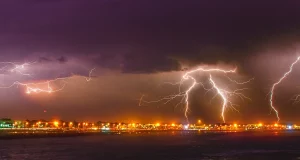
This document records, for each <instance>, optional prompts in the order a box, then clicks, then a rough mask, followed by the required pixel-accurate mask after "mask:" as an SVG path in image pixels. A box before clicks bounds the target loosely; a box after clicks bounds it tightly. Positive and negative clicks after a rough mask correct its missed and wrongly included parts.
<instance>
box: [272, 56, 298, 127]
mask: <svg viewBox="0 0 300 160" xmlns="http://www.w3.org/2000/svg"><path fill="white" fill-rule="evenodd" d="M299 60H300V56H299V57H298V58H297V59H296V60H295V61H294V62H293V63H292V64H291V65H290V69H289V70H288V71H287V72H285V73H284V75H283V76H282V77H281V78H280V79H279V80H278V81H277V82H275V83H274V84H273V85H272V88H271V91H270V93H269V94H270V106H271V109H272V110H273V111H274V112H275V114H276V117H277V121H278V122H279V121H280V118H279V112H278V110H277V109H276V108H275V106H274V90H275V88H276V86H278V85H279V84H280V83H281V82H282V81H283V80H284V79H285V78H286V77H287V76H288V75H289V74H290V73H291V72H292V71H293V67H294V65H295V64H296V63H298V61H299Z"/></svg>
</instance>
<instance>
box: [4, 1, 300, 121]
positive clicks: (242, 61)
mask: <svg viewBox="0 0 300 160" xmlns="http://www.w3.org/2000/svg"><path fill="white" fill-rule="evenodd" d="M299 19H300V3H299V2H298V1H282V2H277V1H265V2H261V1H243V2H241V1H222V2H221V1H218V2H217V1H209V0H207V1H206V0H188V1H184V0H181V1H180V0H142V1H141V0H89V1H87V0H43V1H41V0H26V1H24V0H6V1H0V24H1V25H0V62H18V63H20V64H21V63H25V62H36V63H34V64H33V65H31V66H28V70H26V72H28V73H31V74H32V76H20V75H18V74H15V73H7V72H0V84H1V86H8V85H10V84H12V83H13V82H14V81H21V82H24V83H25V82H26V83H28V82H40V81H45V80H51V79H55V78H59V77H69V79H68V80H67V85H66V87H65V88H64V89H63V90H62V91H60V92H56V93H51V94H47V93H40V94H31V95H26V94H25V93H24V90H25V88H24V87H22V86H19V87H16V86H15V87H12V88H9V89H0V100H1V105H0V117H10V118H14V119H26V118H28V119H41V118H43V119H52V118H59V119H64V120H90V121H96V120H102V121H125V122H129V121H130V122H131V121H136V122H157V121H159V122H186V119H185V117H184V113H183V106H181V107H177V108H176V109H174V106H175V105H176V102H178V101H176V100H175V102H171V103H169V104H167V105H163V104H162V103H156V104H150V105H143V106H139V105H138V104H139V98H140V97H141V96H142V95H145V96H144V99H145V100H156V99H159V98H161V97H163V96H167V95H169V94H173V93H174V92H176V91H177V88H176V87H174V86H170V85H161V84H163V83H164V82H177V81H179V80H180V78H181V76H182V75H183V74H184V71H186V70H189V69H193V68H195V67H199V66H209V67H226V68H234V67H237V68H238V74H237V75H235V76H234V78H237V79H238V80H247V79H250V78H252V77H254V78H255V80H254V81H252V82H251V83H249V84H247V85H246V87H247V88H250V89H249V90H247V91H246V92H245V94H246V95H247V96H249V97H250V98H251V99H252V101H245V102H242V101H238V104H239V105H240V106H239V107H237V109H238V110H239V111H240V112H236V111H234V110H231V109H228V110H227V111H226V117H227V120H228V121H229V122H233V121H234V122H258V121H268V122H270V123H273V122H275V121H276V120H277V119H276V116H275V114H274V112H271V110H270V106H269V104H268V95H267V94H268V92H269V90H270V87H271V85H272V84H273V83H274V82H275V81H277V80H278V79H279V78H280V77H281V76H282V75H283V73H284V72H286V71H288V69H289V65H290V64H291V63H292V62H293V61H294V60H295V59H296V58H297V56H299V55H300V54H299V53H300V52H299V49H300V48H299V42H300V34H299V33H300V21H299ZM92 68H96V70H95V71H94V72H93V74H92V80H91V81H89V82H87V81H86V80H85V78H84V77H82V76H88V75H89V71H90V70H91V69H92ZM299 73H300V64H296V65H295V68H294V70H293V72H292V74H291V75H289V77H288V78H287V79H285V80H284V81H283V83H282V84H280V85H279V86H278V88H276V93H275V105H276V106H277V108H278V110H279V112H280V117H281V120H282V122H300V118H299V114H300V104H297V103H296V104H293V101H292V100H291V98H292V97H293V96H294V95H295V94H297V93H300V87H299V85H300V78H299V77H300V74H299ZM206 78H207V76H206ZM204 79H205V76H204ZM204 94H205V93H204V91H203V89H201V87H197V88H195V89H194V90H193V91H192V92H191V94H190V101H191V108H190V109H191V111H190V113H189V117H190V121H195V120H196V119H201V120H202V121H204V122H220V121H221V118H220V104H221V99H220V98H216V99H214V102H213V103H209V99H210V98H211V95H204ZM44 111H47V112H44ZM270 112H271V114H270Z"/></svg>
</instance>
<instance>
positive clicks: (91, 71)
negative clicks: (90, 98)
mask: <svg viewBox="0 0 300 160" xmlns="http://www.w3.org/2000/svg"><path fill="white" fill-rule="evenodd" d="M95 69H96V68H93V69H91V70H90V72H89V76H88V77H85V80H86V81H87V82H89V81H91V80H92V73H93V71H94V70H95Z"/></svg>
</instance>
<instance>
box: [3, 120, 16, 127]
mask: <svg viewBox="0 0 300 160" xmlns="http://www.w3.org/2000/svg"><path fill="white" fill-rule="evenodd" d="M13 126H14V122H13V120H11V119H8V118H3V119H0V128H13Z"/></svg>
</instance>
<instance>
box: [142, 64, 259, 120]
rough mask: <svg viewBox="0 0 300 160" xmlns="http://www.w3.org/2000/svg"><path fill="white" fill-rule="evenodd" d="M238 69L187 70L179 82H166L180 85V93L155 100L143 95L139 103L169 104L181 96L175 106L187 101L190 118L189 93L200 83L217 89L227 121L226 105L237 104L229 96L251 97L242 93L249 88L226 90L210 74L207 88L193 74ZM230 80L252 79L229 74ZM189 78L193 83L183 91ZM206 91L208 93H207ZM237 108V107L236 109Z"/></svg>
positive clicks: (186, 112)
mask: <svg viewBox="0 0 300 160" xmlns="http://www.w3.org/2000/svg"><path fill="white" fill-rule="evenodd" d="M236 69H237V68H235V69H232V70H224V69H219V68H211V69H205V68H202V67H200V68H197V69H195V70H191V71H188V72H186V73H185V74H184V75H183V76H182V78H181V80H180V81H179V82H177V83H170V82H166V84H171V85H178V86H179V87H178V88H179V89H178V93H177V94H172V95H169V96H166V97H163V98H162V99H159V100H155V101H144V100H142V98H143V96H142V97H141V99H140V102H139V105H141V103H142V102H144V103H157V102H163V103H164V104H167V103H169V102H170V101H172V100H174V99H175V98H177V97H181V100H180V102H179V103H177V104H176V106H175V107H177V106H179V105H180V104H182V103H185V107H184V115H185V117H186V119H187V120H188V112H189V110H190V109H189V94H190V92H191V91H192V90H193V89H194V88H195V86H196V85H198V84H200V85H201V86H202V87H203V89H204V90H206V91H207V92H209V91H212V90H213V89H214V90H216V91H217V94H216V95H220V97H221V98H222V100H223V105H222V113H221V117H222V119H223V121H224V122H225V116H224V112H225V109H226V107H227V106H228V105H229V106H231V107H232V108H233V109H235V108H234V107H233V106H235V104H233V103H232V102H231V101H229V97H231V96H238V97H240V98H241V99H243V100H244V99H245V98H246V99H249V100H250V98H249V97H246V96H245V95H243V94H242V93H241V91H243V90H245V89H247V88H243V89H237V90H234V91H229V90H226V89H222V88H220V87H218V86H217V84H216V83H215V81H214V80H213V78H212V75H211V74H210V76H209V82H210V84H211V85H212V87H211V88H206V87H205V85H204V83H203V82H197V80H196V78H195V77H194V76H193V74H194V73H196V72H199V73H202V72H208V73H214V72H219V73H223V74H225V75H226V74H228V73H236ZM226 77H227V78H228V79H229V81H230V82H232V83H235V84H240V85H242V84H246V83H249V82H250V81H251V80H253V78H252V79H250V80H248V81H245V82H237V81H235V80H233V79H231V78H229V77H228V76H226ZM187 80H191V81H192V84H191V85H190V86H189V87H188V88H187V90H185V91H182V89H181V88H182V87H181V86H182V85H183V83H184V82H185V81H187ZM207 92H206V93H207ZM216 95H215V96H214V97H213V98H212V99H214V98H215V97H216ZM235 110H236V109H235Z"/></svg>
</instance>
